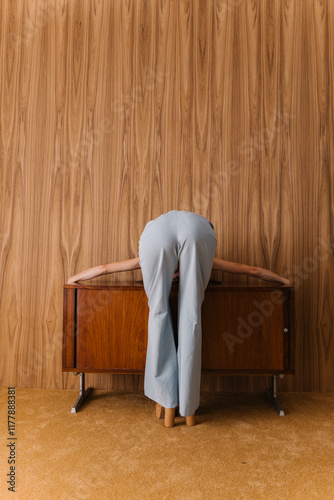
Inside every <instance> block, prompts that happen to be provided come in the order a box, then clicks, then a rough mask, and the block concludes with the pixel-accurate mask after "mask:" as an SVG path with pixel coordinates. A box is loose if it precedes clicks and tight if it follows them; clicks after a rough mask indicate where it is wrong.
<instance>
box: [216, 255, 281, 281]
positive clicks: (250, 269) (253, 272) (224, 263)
mask: <svg viewBox="0 0 334 500" xmlns="http://www.w3.org/2000/svg"><path fill="white" fill-rule="evenodd" d="M212 269H215V270H217V271H224V272H226V273H234V274H246V275H247V276H253V277H255V278H260V279H261V280H265V281H272V282H274V283H281V284H283V285H291V283H290V281H289V280H288V279H287V278H283V276H279V275H278V274H276V273H273V272H271V271H269V270H268V269H262V268H261V267H255V266H248V265H247V264H238V263H237V262H230V261H228V260H222V259H218V258H217V257H215V258H214V260H213V266H212Z"/></svg>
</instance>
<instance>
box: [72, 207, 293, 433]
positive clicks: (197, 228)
mask: <svg viewBox="0 0 334 500" xmlns="http://www.w3.org/2000/svg"><path fill="white" fill-rule="evenodd" d="M216 246H217V239H216V234H215V230H214V227H213V225H212V224H211V222H210V221H209V220H208V219H206V218H205V217H203V216H201V215H198V214H195V213H193V212H186V211H178V210H172V211H171V212H168V213H167V214H163V215H161V216H160V217H158V218H157V219H154V220H152V221H150V222H148V223H147V224H146V226H145V229H144V231H143V232H142V234H141V237H140V241H139V256H138V257H135V258H133V259H128V260H123V261H120V262H112V263H109V264H102V265H100V266H96V267H92V268H90V269H87V270H85V271H82V272H81V273H79V274H76V275H74V276H72V277H71V278H69V280H68V281H67V283H68V284H73V283H76V282H77V281H81V280H88V279H91V278H95V277H96V276H101V275H105V274H111V273H116V272H121V271H133V270H136V269H141V271H142V275H143V283H144V288H145V292H146V295H147V298H148V305H149V320H148V342H147V354H146V365H145V378H144V393H145V395H146V396H147V397H149V398H150V399H152V400H153V401H155V402H156V412H157V416H160V415H162V412H164V414H165V426H166V427H173V426H174V418H175V408H176V407H177V406H179V412H180V415H182V416H184V417H186V424H187V425H194V423H195V411H196V409H197V408H198V406H199V401H200V382H201V348H202V330H201V306H202V302H203V299H204V292H205V289H206V287H207V285H208V282H209V278H210V274H211V271H212V270H218V271H223V272H228V273H233V274H243V275H247V276H253V277H255V278H260V279H262V280H265V281H270V282H274V283H280V284H284V285H291V283H290V281H289V280H288V279H286V278H284V277H282V276H279V275H278V274H275V273H273V272H271V271H269V270H268V269H263V268H260V267H256V266H249V265H247V264H239V263H236V262H230V261H227V260H223V259H219V258H217V257H215V251H216ZM177 276H178V277H179V293H178V348H177V349H176V347H175V341H174V333H173V324H172V318H171V313H170V308H169V295H170V291H171V286H172V282H173V279H174V278H175V277H177Z"/></svg>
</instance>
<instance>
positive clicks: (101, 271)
mask: <svg viewBox="0 0 334 500" xmlns="http://www.w3.org/2000/svg"><path fill="white" fill-rule="evenodd" d="M109 272H110V271H109V269H108V265H107V264H101V265H100V266H99V267H98V273H99V274H98V276H102V275H104V274H108V273H109Z"/></svg>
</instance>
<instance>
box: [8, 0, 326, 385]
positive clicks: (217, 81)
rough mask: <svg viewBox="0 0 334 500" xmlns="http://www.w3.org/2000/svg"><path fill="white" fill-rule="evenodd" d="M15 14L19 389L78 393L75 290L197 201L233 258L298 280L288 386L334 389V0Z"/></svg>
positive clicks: (14, 8) (27, 7)
mask: <svg viewBox="0 0 334 500" xmlns="http://www.w3.org/2000/svg"><path fill="white" fill-rule="evenodd" d="M0 24H1V32H0V43H1V46H0V57H1V61H0V71H1V73H0V104H1V108H0V175H1V185H0V206H1V213H0V217H1V227H0V236H1V238H0V289H1V304H0V312H1V316H0V327H1V346H2V350H1V352H0V380H1V383H2V384H4V385H6V384H16V385H17V386H30V387H64V388H66V387H68V388H74V387H77V379H76V378H75V377H71V376H70V375H68V374H64V375H63V374H62V373H61V354H62V352H61V345H62V285H63V283H64V282H65V281H66V280H67V278H68V276H70V275H71V274H73V273H74V272H77V271H79V270H81V269H84V268H86V267H90V266H93V265H96V264H99V263H102V262H106V261H112V260H118V259H123V258H127V257H133V256H135V255H137V252H138V240H139V237H140V234H141V232H142V230H143V228H144V226H145V224H146V222H148V221H149V220H150V219H152V218H153V217H157V216H158V215H160V214H161V213H162V212H165V211H168V210H172V209H184V210H194V211H196V212H198V213H202V214H203V215H205V216H207V217H209V218H210V220H212V222H213V224H214V225H215V229H216V233H217V237H218V246H217V255H219V256H221V257H223V258H226V259H229V260H234V261H239V262H246V263H250V264H255V265H260V266H263V267H269V268H270V269H272V270H273V271H276V272H278V273H283V272H286V273H287V275H288V276H290V278H292V280H294V281H295V283H296V328H297V331H296V334H297V338H296V375H295V376H294V377H285V379H284V380H283V381H281V382H280V387H281V388H283V389H284V390H314V391H329V390H333V387H334V386H333V381H334V376H333V375H334V373H333V372H334V362H333V359H334V353H333V350H334V346H333V341H332V337H333V336H332V333H333V323H334V321H333V320H334V318H333V313H332V308H331V301H332V298H333V295H334V290H333V287H334V284H333V279H332V276H333V266H334V263H333V248H334V241H333V227H334V224H333V213H334V206H333V176H334V172H333V170H334V167H333V155H334V139H333V137H334V133H333V129H334V123H333V120H334V119H333V116H334V109H333V107H334V106H333V68H334V50H333V46H334V45H333V33H334V5H333V2H331V1H329V0H327V1H320V0H319V1H318V0H316V1H313V0H305V1H303V2H299V1H297V0H279V1H277V2H268V1H266V0H247V1H244V2H235V3H234V4H233V5H232V3H231V2H226V1H223V0H210V1H204V0H196V1H194V2H191V1H186V0H182V1H180V2H173V1H164V2H160V1H158V0H153V1H152V2H145V1H144V0H138V1H135V0H117V1H116V0H114V1H112V0H110V1H109V0H106V1H103V2H101V1H97V0H84V1H79V0H62V1H59V2H55V3H54V4H53V5H50V2H48V1H47V0H38V1H29V0H21V1H20V2H10V1H9V0H4V1H3V2H1V3H0ZM319 238H320V240H319ZM214 276H215V277H219V278H220V277H222V278H223V280H224V281H225V282H234V281H237V280H240V281H246V282H252V280H251V279H250V278H246V277H242V278H240V277H239V278H237V277H236V276H233V275H226V276H221V275H220V274H219V273H216V275H214ZM131 277H134V278H135V279H140V278H141V273H140V272H139V271H138V272H134V273H126V274H125V275H123V276H111V277H110V278H109V279H110V281H113V280H120V279H124V278H131ZM97 281H98V280H97ZM90 376H91V375H90ZM91 377H92V382H91V383H92V385H94V386H96V387H100V388H108V389H115V388H117V389H121V390H122V389H125V390H133V389H138V390H142V386H143V379H142V377H140V376H121V377H118V376H117V377H113V376H111V375H110V376H101V375H92V376H91ZM88 382H89V383H90V381H89V380H88ZM265 384H266V380H265V379H264V378H262V377H260V378H254V379H249V378H245V377H240V378H239V377H235V378H229V377H228V378H226V377H219V378H216V377H205V378H204V379H203V388H205V389H207V390H222V389H223V390H248V391H249V390H259V389H260V388H262V387H263V386H264V385H265Z"/></svg>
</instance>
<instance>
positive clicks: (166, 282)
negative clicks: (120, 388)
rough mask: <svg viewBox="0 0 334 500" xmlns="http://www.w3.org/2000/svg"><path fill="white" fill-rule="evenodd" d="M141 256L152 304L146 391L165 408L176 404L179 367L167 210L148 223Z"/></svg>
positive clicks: (171, 240)
mask: <svg viewBox="0 0 334 500" xmlns="http://www.w3.org/2000/svg"><path fill="white" fill-rule="evenodd" d="M139 258H140V266H141V270H142V275H143V282H144V288H145V292H146V295H147V297H148V305H149V322H148V344H147V355H146V366H145V379H144V393H145V395H146V396H147V397H149V398H150V399H152V400H153V401H156V402H157V403H159V404H161V405H162V406H164V407H165V408H174V407H176V406H177V405H178V367H177V355H176V348H175V340H174V333H173V323H172V317H171V312H170V308H169V295H170V290H171V285H172V281H173V275H174V272H175V270H176V269H177V267H178V260H177V245H176V239H175V231H174V225H173V223H172V221H171V217H167V214H164V215H162V216H160V217H158V219H155V220H154V221H151V222H149V223H148V224H147V225H146V227H145V229H144V231H143V233H142V235H141V238H140V242H139Z"/></svg>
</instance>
